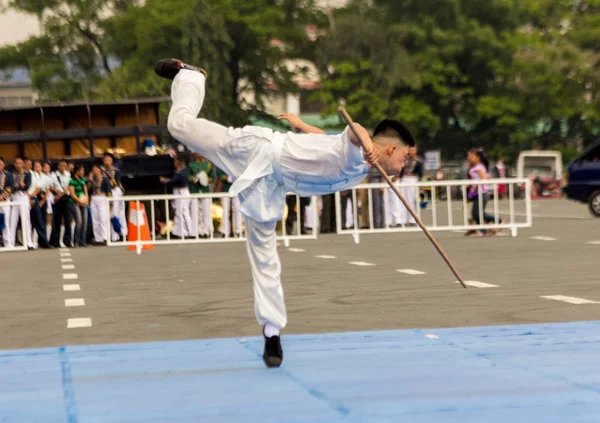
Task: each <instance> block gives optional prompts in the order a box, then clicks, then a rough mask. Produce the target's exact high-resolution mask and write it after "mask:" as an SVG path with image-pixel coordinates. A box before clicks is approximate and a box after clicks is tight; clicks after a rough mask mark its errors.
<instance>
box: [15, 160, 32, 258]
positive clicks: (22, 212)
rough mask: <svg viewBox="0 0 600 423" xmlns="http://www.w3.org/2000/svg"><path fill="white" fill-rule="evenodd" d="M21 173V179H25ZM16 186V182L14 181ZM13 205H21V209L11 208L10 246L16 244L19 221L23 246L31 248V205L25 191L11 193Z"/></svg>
mask: <svg viewBox="0 0 600 423" xmlns="http://www.w3.org/2000/svg"><path fill="white" fill-rule="evenodd" d="M26 173H27V172H25V173H23V175H22V177H23V178H25V174H26ZM13 178H16V174H13ZM15 185H17V181H15ZM12 201H13V203H19V204H21V207H15V208H13V210H12V212H11V214H10V245H15V244H16V242H17V226H18V225H19V220H21V233H22V234H23V244H25V245H27V247H28V248H33V239H32V238H31V219H30V213H31V203H30V202H29V201H30V198H29V195H27V192H26V191H16V192H14V193H13V199H12Z"/></svg>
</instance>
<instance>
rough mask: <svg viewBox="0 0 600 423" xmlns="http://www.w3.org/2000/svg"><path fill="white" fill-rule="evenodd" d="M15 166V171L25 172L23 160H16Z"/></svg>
mask: <svg viewBox="0 0 600 423" xmlns="http://www.w3.org/2000/svg"><path fill="white" fill-rule="evenodd" d="M14 166H15V170H16V171H17V172H22V171H23V160H21V159H17V160H15V162H14Z"/></svg>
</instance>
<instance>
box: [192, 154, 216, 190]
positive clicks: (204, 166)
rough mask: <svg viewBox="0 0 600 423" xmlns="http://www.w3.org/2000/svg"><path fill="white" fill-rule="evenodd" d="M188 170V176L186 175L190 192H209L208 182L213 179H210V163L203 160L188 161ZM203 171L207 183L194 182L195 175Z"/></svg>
mask: <svg viewBox="0 0 600 423" xmlns="http://www.w3.org/2000/svg"><path fill="white" fill-rule="evenodd" d="M188 170H189V176H188V181H189V183H190V193H192V194H198V193H200V192H201V193H203V194H205V193H207V192H210V184H212V182H213V179H212V163H211V162H209V161H207V160H204V161H201V162H199V161H196V160H194V161H192V162H190V164H189V165H188ZM202 171H204V172H205V173H206V176H208V185H207V186H203V185H200V182H199V181H198V182H196V181H195V179H196V175H197V174H198V173H200V172H202Z"/></svg>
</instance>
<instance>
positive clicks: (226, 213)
mask: <svg viewBox="0 0 600 423" xmlns="http://www.w3.org/2000/svg"><path fill="white" fill-rule="evenodd" d="M232 183H233V180H232V179H231V177H230V176H228V175H227V174H226V173H225V172H223V171H222V170H221V169H217V186H216V188H215V191H216V192H229V189H230V188H231V184H232ZM231 203H232V198H231V197H223V198H221V206H222V207H223V219H222V220H221V227H220V228H219V232H220V234H222V235H223V236H225V237H230V236H231V235H232V234H231ZM233 232H234V236H235V237H236V238H238V237H240V236H242V212H241V210H240V200H239V198H238V197H237V196H235V197H233Z"/></svg>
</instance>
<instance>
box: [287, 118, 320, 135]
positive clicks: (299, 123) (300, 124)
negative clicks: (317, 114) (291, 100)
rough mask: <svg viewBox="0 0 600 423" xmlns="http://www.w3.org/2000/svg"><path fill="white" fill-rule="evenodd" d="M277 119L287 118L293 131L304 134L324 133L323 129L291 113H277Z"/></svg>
mask: <svg viewBox="0 0 600 423" xmlns="http://www.w3.org/2000/svg"><path fill="white" fill-rule="evenodd" d="M279 120H287V121H288V122H289V123H290V125H292V128H294V130H295V131H299V132H303V133H305V134H321V135H325V131H323V130H322V129H319V128H317V127H316V126H312V125H309V124H308V123H306V122H304V121H303V120H302V119H300V118H299V117H298V116H296V115H295V114H293V113H283V114H281V115H279Z"/></svg>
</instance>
